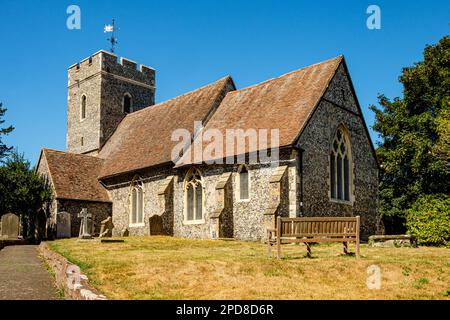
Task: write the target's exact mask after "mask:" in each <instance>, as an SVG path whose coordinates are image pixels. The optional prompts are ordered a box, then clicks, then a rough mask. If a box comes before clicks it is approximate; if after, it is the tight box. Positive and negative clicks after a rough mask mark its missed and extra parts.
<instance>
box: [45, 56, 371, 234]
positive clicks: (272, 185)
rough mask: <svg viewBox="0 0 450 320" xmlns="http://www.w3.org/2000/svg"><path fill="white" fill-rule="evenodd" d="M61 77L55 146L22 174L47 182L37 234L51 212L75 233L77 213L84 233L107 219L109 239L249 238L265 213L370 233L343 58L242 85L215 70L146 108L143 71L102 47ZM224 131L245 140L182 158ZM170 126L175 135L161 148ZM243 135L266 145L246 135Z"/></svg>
mask: <svg viewBox="0 0 450 320" xmlns="http://www.w3.org/2000/svg"><path fill="white" fill-rule="evenodd" d="M68 78H69V79H68V111H67V150H65V151H57V150H52V149H46V148H44V149H42V151H41V154H40V157H39V162H38V164H37V169H36V170H37V171H38V172H39V173H40V174H42V175H44V176H45V177H46V178H47V179H48V182H49V183H50V185H51V187H52V188H53V190H54V199H53V201H52V202H51V203H49V204H48V205H46V206H45V208H43V209H42V210H41V212H40V213H39V215H40V217H41V218H40V219H41V220H43V221H45V226H46V227H45V228H46V235H47V236H48V237H52V236H56V235H58V230H57V226H58V216H59V215H60V213H62V212H64V213H69V214H70V221H71V231H70V235H71V236H73V237H76V236H78V233H79V226H80V219H79V218H78V214H79V213H80V211H81V210H82V209H84V208H85V209H87V211H88V212H89V213H90V214H91V215H92V220H93V223H94V227H95V232H96V233H98V232H99V229H100V221H102V220H104V219H105V218H107V217H108V216H112V221H113V224H114V226H115V228H114V235H122V234H129V235H133V236H136V235H142V236H144V235H161V234H164V235H172V236H176V237H188V238H200V239H220V238H235V239H241V240H263V239H264V238H265V236H266V229H267V228H268V227H271V228H272V227H274V225H275V223H276V217H277V216H283V217H300V216H357V215H359V216H360V217H361V233H362V238H363V239H366V238H367V237H368V236H369V235H371V234H374V233H375V232H376V228H377V222H378V214H377V209H378V165H377V160H376V156H375V151H374V147H373V144H372V142H371V139H370V136H369V133H368V129H367V126H366V123H365V121H364V118H363V115H362V112H361V107H360V105H359V103H358V100H357V97H356V94H355V90H354V87H353V84H352V81H351V79H350V75H349V73H348V69H347V66H346V62H345V59H344V57H343V56H339V57H336V58H333V59H330V60H327V61H323V62H320V63H317V64H314V65H311V66H307V67H304V68H301V69H298V70H295V71H292V72H290V73H287V74H284V75H281V76H279V77H277V78H274V79H270V80H267V81H264V82H262V83H259V84H255V85H252V86H249V87H246V88H236V86H235V84H234V82H233V79H232V78H231V77H230V76H226V77H224V78H221V79H218V80H217V81H215V82H212V83H210V84H207V85H205V86H203V87H201V88H198V89H196V90H194V91H191V92H187V93H185V94H183V95H181V96H178V97H174V98H172V99H170V100H167V101H164V102H161V103H157V104H155V88H156V85H155V70H154V69H152V68H150V67H147V66H144V65H139V66H138V65H137V63H136V62H133V61H131V60H128V59H125V58H120V60H119V61H118V59H117V56H116V55H114V54H112V53H110V52H107V51H103V50H102V51H99V52H97V53H95V54H93V55H92V56H90V57H88V58H87V59H85V60H83V61H81V62H80V63H77V64H75V65H73V66H71V67H69V70H68ZM196 124H201V128H200V130H195V126H196ZM233 129H234V130H239V131H240V132H244V141H245V142H246V143H244V149H239V148H234V147H233V148H231V150H230V148H228V149H227V150H226V157H227V161H224V158H225V153H224V154H221V153H214V155H215V156H214V155H213V156H210V157H209V159H201V161H196V159H194V158H193V157H192V155H193V154H197V153H198V151H199V150H200V151H203V154H205V150H206V149H207V148H208V143H207V141H205V136H206V134H207V133H210V132H214V135H215V137H216V138H217V134H218V133H219V134H220V133H221V134H223V137H224V138H223V141H222V142H223V144H222V142H221V143H219V145H225V144H226V143H225V136H226V135H227V132H228V131H229V130H233ZM180 130H181V132H188V133H189V135H188V138H189V139H188V140H189V141H188V142H189V143H188V144H184V145H183V144H181V145H182V147H183V148H181V150H180V152H174V150H177V148H178V147H179V146H180V141H179V139H178V138H179V136H177V135H176V133H177V132H180ZM252 132H256V133H257V134H258V138H259V139H260V138H261V136H262V134H261V133H266V132H268V133H271V138H270V139H269V141H270V143H269V144H265V145H264V144H261V143H257V144H255V143H251V141H250V140H251V139H250V138H249V136H246V134H248V133H252ZM275 133H276V134H275ZM275 136H276V138H277V139H276V143H274V142H273V141H274V139H272V138H273V137H275ZM216 142H217V141H216ZM247 142H248V143H247ZM196 147H197V150H196V152H191V151H193V150H192V149H195V148H196ZM198 148H199V149H198ZM174 153H175V154H176V155H177V157H174ZM255 155H257V156H256V157H255ZM261 155H264V156H261ZM213 158H214V159H213ZM229 159H232V160H233V161H228V160H229ZM255 159H256V161H254V160H255ZM207 160H208V161H207ZM213 160H214V161H213Z"/></svg>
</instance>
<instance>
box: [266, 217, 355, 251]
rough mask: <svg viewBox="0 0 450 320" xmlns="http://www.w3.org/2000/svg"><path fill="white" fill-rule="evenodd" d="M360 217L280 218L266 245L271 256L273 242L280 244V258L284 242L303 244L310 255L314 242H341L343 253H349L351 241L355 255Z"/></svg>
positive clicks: (268, 234)
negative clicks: (354, 244) (353, 244)
mask: <svg viewBox="0 0 450 320" xmlns="http://www.w3.org/2000/svg"><path fill="white" fill-rule="evenodd" d="M359 227H360V219H359V216H356V217H307V218H282V217H278V218H277V224H276V229H267V247H268V253H269V257H271V256H272V245H274V244H276V246H277V258H278V259H280V258H281V245H282V244H285V243H304V244H306V248H307V256H308V257H311V246H310V243H312V242H342V243H343V245H344V253H345V254H348V243H349V242H355V243H356V250H355V251H356V257H357V258H359V257H360V252H359Z"/></svg>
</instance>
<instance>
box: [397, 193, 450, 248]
mask: <svg viewBox="0 0 450 320" xmlns="http://www.w3.org/2000/svg"><path fill="white" fill-rule="evenodd" d="M406 221H407V223H406V225H407V229H408V233H409V234H412V235H414V236H416V237H417V242H418V244H422V245H435V246H442V245H450V196H449V195H447V194H438V195H426V196H421V197H419V199H417V201H416V202H414V204H413V206H412V207H411V209H408V210H407V214H406Z"/></svg>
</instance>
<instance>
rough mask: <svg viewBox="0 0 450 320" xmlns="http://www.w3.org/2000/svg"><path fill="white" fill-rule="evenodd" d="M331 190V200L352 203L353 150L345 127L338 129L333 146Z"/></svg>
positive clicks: (331, 153) (331, 155)
mask: <svg viewBox="0 0 450 320" xmlns="http://www.w3.org/2000/svg"><path fill="white" fill-rule="evenodd" d="M330 189H331V190H330V193H331V199H334V200H343V201H351V191H352V175H351V148H350V140H349V137H348V134H347V132H346V130H345V129H344V128H343V127H340V128H338V130H337V131H336V134H335V136H334V139H333V143H332V145H331V151H330Z"/></svg>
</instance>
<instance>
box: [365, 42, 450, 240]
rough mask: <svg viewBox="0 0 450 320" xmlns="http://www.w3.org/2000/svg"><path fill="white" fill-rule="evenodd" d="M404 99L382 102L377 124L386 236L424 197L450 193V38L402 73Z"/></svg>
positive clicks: (397, 229)
mask: <svg viewBox="0 0 450 320" xmlns="http://www.w3.org/2000/svg"><path fill="white" fill-rule="evenodd" d="M399 80H400V82H401V83H402V85H403V88H404V89H403V98H398V97H397V98H395V99H393V100H390V99H388V98H386V97H385V96H384V95H380V96H379V97H378V101H379V104H380V106H381V108H377V107H376V106H371V109H372V110H373V111H374V112H375V125H374V126H373V129H374V130H375V131H377V132H378V133H379V135H380V138H381V140H382V141H381V143H379V147H378V148H377V156H378V159H379V162H380V165H381V170H380V209H381V214H382V216H383V219H384V223H385V227H386V229H387V230H386V231H387V232H403V231H404V230H405V227H406V224H405V217H406V216H405V214H406V210H407V209H409V208H411V206H412V205H413V203H414V202H415V201H416V200H417V199H418V198H419V197H420V196H422V195H432V194H438V193H445V194H449V193H450V183H449V181H450V147H449V143H450V37H448V36H445V37H444V38H442V39H441V40H440V41H439V42H438V43H437V44H436V45H430V46H427V47H426V48H425V50H424V57H423V61H420V62H418V63H416V64H415V65H414V66H412V67H408V68H404V69H403V72H402V75H401V76H400V79H399Z"/></svg>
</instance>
